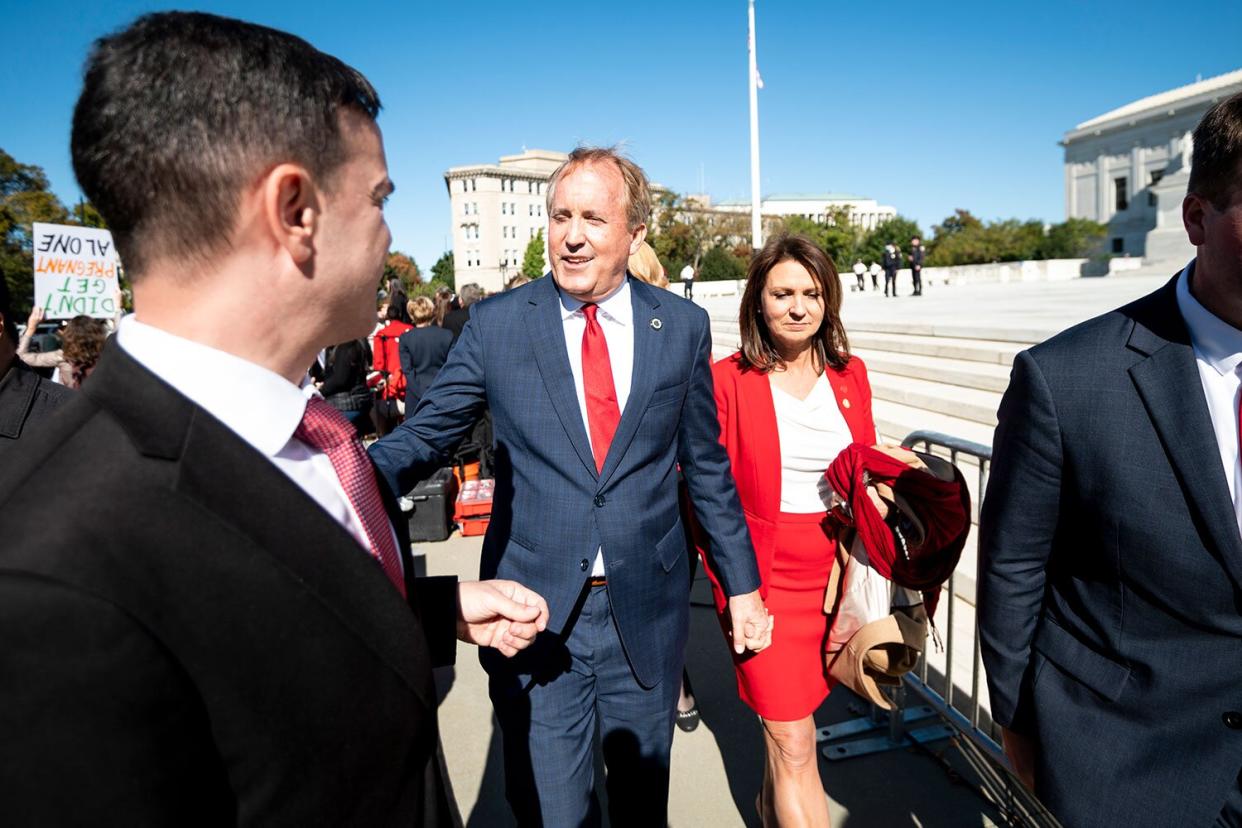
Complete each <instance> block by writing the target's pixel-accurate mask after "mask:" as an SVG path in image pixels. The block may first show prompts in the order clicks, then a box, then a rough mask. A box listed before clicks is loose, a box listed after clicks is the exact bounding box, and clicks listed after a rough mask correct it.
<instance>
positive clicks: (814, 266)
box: [738, 233, 850, 374]
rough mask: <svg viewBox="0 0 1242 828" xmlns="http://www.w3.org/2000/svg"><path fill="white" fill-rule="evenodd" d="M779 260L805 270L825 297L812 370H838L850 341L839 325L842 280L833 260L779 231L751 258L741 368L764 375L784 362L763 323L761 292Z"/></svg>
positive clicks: (741, 323)
mask: <svg viewBox="0 0 1242 828" xmlns="http://www.w3.org/2000/svg"><path fill="white" fill-rule="evenodd" d="M784 261H795V262H797V263H798V264H800V265H802V266H803V267H805V268H806V269H807V272H808V273H810V274H811V278H812V279H814V280H815V281H816V283H817V284H818V285H819V289H820V295H821V296H823V297H824V321H823V323H822V324H821V325H820V326H819V330H818V331H816V332H815V349H814V351H813V352H812V353H813V358H814V359H815V367H816V368H817V369H819V368H823V367H825V366H827V367H830V368H835V369H837V370H840V369H841V368H844V367H845V366H846V364H847V363H848V362H849V361H850V343H849V339H848V338H847V337H846V335H845V326H844V325H842V324H841V296H842V292H841V277H840V276H838V275H837V269H836V267H835V266H833V264H832V259H830V258H828V254H826V253H825V252H824V251H823V250H822V249H821V248H820V247H819V245H817V244H816V243H815V242H813V241H811V240H810V239H808V238H807V237H806V236H801V235H796V234H791V233H781V234H779V235H776V236H773V237H772V238H770V239H768V242H767V244H765V245H764V246H763V249H762V250H760V251H759V252H758V253H756V254H755V256H754V257H753V258H752V259H751V260H750V268H749V269H748V270H747V273H746V289H745V291H743V293H742V307H741V310H740V311H739V313H740V318H739V319H738V327H739V329H740V330H741V335H742V367H743V368H745V369H752V370H755V371H760V372H762V373H764V374H766V373H769V372H770V371H773V370H775V369H777V368H780V367H782V366H783V365H784V364H785V362H784V360H782V359H781V356H780V353H779V352H778V351H777V350H776V344H775V343H774V342H773V341H772V333H771V331H769V330H768V326H767V324H766V323H765V322H764V321H763V291H764V288H766V287H767V283H768V273H770V272H771V270H772V268H774V267H776V266H777V265H778V264H780V263H781V262H784Z"/></svg>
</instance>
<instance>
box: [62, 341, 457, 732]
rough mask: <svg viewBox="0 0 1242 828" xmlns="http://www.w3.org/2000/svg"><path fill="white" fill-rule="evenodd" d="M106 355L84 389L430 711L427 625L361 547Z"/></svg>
mask: <svg viewBox="0 0 1242 828" xmlns="http://www.w3.org/2000/svg"><path fill="white" fill-rule="evenodd" d="M106 356H107V357H110V359H107V360H104V359H101V360H100V364H99V368H98V369H97V370H96V372H95V373H96V375H95V376H93V377H92V379H93V380H95V381H94V382H92V383H88V384H86V385H85V386H84V389H86V393H89V394H90V395H91V396H92V398H94V399H95V400H96V401H97V402H98V403H99V404H100V405H101V406H103V407H105V408H107V409H109V410H110V411H112V412H113V413H114V415H115V416H116V417H117V418H118V420H120V421H121V422H122V423H123V424H124V426H125V428H126V429H127V432H128V433H129V435H130V437H131V438H133V439H134V442H135V444H136V445H137V446H138V448H139V450H140V451H142V452H143V453H144V454H148V455H150V456H158V457H164V458H166V459H169V460H174V461H176V462H177V479H176V481H175V483H174V488H175V489H176V490H177V492H178V493H179V494H181V495H183V496H184V497H186V498H188V499H189V500H192V501H193V502H195V503H197V504H199V506H201V507H202V508H203V509H204V510H205V511H206V512H208V513H209V514H211V515H213V516H215V518H216V519H217V520H218V521H219V522H220V523H222V524H225V525H227V526H230V527H231V528H233V529H234V530H235V531H236V532H238V534H240V535H241V536H243V537H244V538H245V539H247V540H249V541H250V542H251V543H252V544H254V546H256V547H257V548H258V549H261V550H262V551H263V552H264V553H266V554H268V555H270V556H271V557H273V558H275V559H276V561H277V562H278V563H279V564H280V566H282V567H283V568H284V569H285V570H286V571H287V572H288V574H289V576H290V579H291V581H292V582H293V583H294V584H296V586H297V587H298V588H301V589H304V590H306V591H307V592H309V593H311V594H312V595H313V596H314V597H315V598H316V599H317V600H318V601H319V602H320V603H322V604H323V605H324V606H325V607H326V608H327V609H328V610H329V611H330V612H332V613H333V614H334V615H336V616H337V618H338V619H339V620H340V622H341V623H342V625H343V626H345V627H346V628H348V629H349V630H351V631H352V632H353V633H354V634H355V635H357V636H358V638H359V639H361V641H363V642H364V643H365V644H366V645H367V646H368V647H369V648H370V649H371V650H373V651H374V652H375V653H376V654H377V655H378V656H379V657H380V658H382V659H383V660H384V661H385V662H386V663H388V664H389V665H390V666H391V667H392V669H393V670H394V671H395V672H396V673H397V674H398V675H400V676H401V678H402V679H403V680H404V681H405V682H406V684H408V685H409V686H410V688H411V689H412V690H413V691H414V693H415V694H416V695H417V696H418V697H419V699H421V700H422V702H423V703H424V704H425V705H427V706H428V707H429V708H434V706H435V698H434V689H433V688H432V686H431V682H430V675H431V673H430V669H431V665H430V663H429V660H428V654H427V646H426V644H425V642H424V641H423V640H422V638H423V635H422V632H421V629H420V627H421V623H420V622H419V621H418V619H417V617H416V616H415V614H414V613H413V612H412V611H411V609H410V607H409V606H408V605H407V604H406V603H405V601H404V600H403V599H402V598H401V594H400V593H399V592H397V591H396V590H395V589H394V588H393V586H392V584H391V583H390V582H389V581H388V578H387V576H386V575H385V574H384V572H383V570H382V569H381V568H380V567H379V566H377V565H375V562H374V560H373V559H372V558H371V557H370V556H369V555H368V554H367V553H366V552H365V551H364V550H362V549H361V548H360V547H359V546H358V543H357V541H355V540H354V539H353V537H352V536H351V535H350V534H348V533H347V532H346V531H345V530H344V529H343V528H342V527H341V526H339V525H338V524H337V523H336V521H334V520H332V518H331V517H329V516H328V514H327V513H326V512H324V511H323V509H322V508H320V506H319V505H318V504H317V503H315V502H314V501H313V500H312V499H311V498H310V497H309V496H308V495H307V494H306V493H305V492H303V491H302V490H301V489H300V488H299V487H298V486H297V485H296V484H294V483H293V482H292V481H291V480H289V478H288V477H287V476H285V475H284V474H283V473H282V472H281V471H280V470H279V469H277V468H276V467H275V466H274V465H273V464H272V463H271V462H270V461H268V460H267V458H265V457H263V456H262V455H261V454H259V453H258V452H257V451H255V450H254V449H253V448H252V447H251V446H249V445H247V444H246V443H245V442H243V441H242V440H241V438H239V437H238V436H237V435H235V434H234V433H233V432H232V431H230V430H229V429H228V428H227V427H225V426H224V425H223V424H222V423H220V422H219V421H218V420H216V419H215V418H214V417H212V416H211V415H210V414H208V413H207V412H206V411H204V410H203V409H202V408H199V407H198V406H196V405H194V404H193V403H192V402H190V401H189V400H188V399H186V398H185V397H183V396H181V395H180V394H179V393H177V392H176V391H175V390H173V389H172V388H171V387H169V386H167V385H165V384H164V383H163V382H162V381H160V380H159V379H158V378H157V377H156V376H155V375H153V374H151V373H150V372H149V371H147V370H146V369H145V368H143V367H142V366H141V365H139V364H138V363H137V362H136V361H134V360H133V358H132V357H130V356H129V355H128V354H126V353H125V352H124V351H123V350H122V349H121V348H119V347H116V346H115V345H112V344H111V343H110V344H109V349H108V352H107V353H106ZM380 490H381V492H382V491H383V490H384V487H383V486H381V487H380ZM170 544H172V545H175V544H176V540H175V539H173V538H170ZM404 560H406V561H407V562H408V557H406V558H405V559H404ZM248 610H249V611H253V612H256V613H262V612H263V608H262V607H252V608H248Z"/></svg>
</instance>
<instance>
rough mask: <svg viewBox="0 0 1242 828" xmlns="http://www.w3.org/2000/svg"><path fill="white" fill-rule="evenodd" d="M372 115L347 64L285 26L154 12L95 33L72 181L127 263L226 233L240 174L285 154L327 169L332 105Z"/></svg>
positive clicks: (204, 248) (371, 102)
mask: <svg viewBox="0 0 1242 828" xmlns="http://www.w3.org/2000/svg"><path fill="white" fill-rule="evenodd" d="M347 108H348V109H353V110H356V111H357V112H359V113H362V114H365V115H366V116H367V117H369V118H371V119H374V118H375V117H376V116H377V115H378V114H379V109H380V101H379V96H378V95H377V94H376V92H375V89H374V88H373V87H372V86H371V84H370V82H369V81H368V80H367V79H366V78H365V77H364V76H363V75H362V73H360V72H359V71H358V70H356V69H353V68H352V67H350V66H347V65H346V64H344V63H342V62H341V61H340V60H338V59H336V58H334V57H332V56H331V55H327V54H324V53H323V52H320V51H319V50H318V49H316V48H314V47H313V46H311V45H310V44H309V43H307V42H306V41H305V40H302V39H301V38H298V37H295V36H293V35H291V34H288V33H286V32H281V31H277V30H275V29H269V28H267V27H264V26H256V25H254V24H252V23H246V22H243V21H241V20H233V19H231V18H227V17H218V16H216V15H211V14H202V13H198V12H160V13H157V14H148V15H144V16H142V17H140V18H138V19H137V20H136V21H134V23H132V24H131V25H130V26H129V27H128V28H126V29H124V30H122V31H120V32H117V33H116V34H112V35H109V36H107V37H103V38H100V39H99V40H97V41H95V44H94V46H93V47H92V49H91V52H90V55H89V57H88V58H87V61H86V70H85V77H84V81H83V86H82V94H81V96H80V97H79V98H78V103H77V106H76V107H75V109H74V112H73V137H72V140H71V149H72V155H73V169H74V172H75V173H76V174H77V178H78V183H79V184H80V185H81V187H82V190H83V192H84V193H85V194H86V197H87V198H89V199H90V200H91V202H92V203H93V204H94V205H95V206H96V207H97V208H99V212H100V213H101V214H102V215H103V217H104V220H105V221H107V223H108V227H109V228H110V229H111V230H112V235H113V238H114V239H115V241H116V246H117V252H118V253H119V254H120V256H121V259H122V260H123V261H124V263H125V268H126V271H127V273H128V274H129V275H130V276H131V277H139V278H140V277H141V275H142V271H143V269H144V268H145V267H146V265H147V264H148V262H149V261H150V260H151V258H152V257H153V256H154V255H156V254H157V253H159V254H163V255H173V256H182V257H186V258H201V257H203V256H205V255H206V254H209V253H211V252H214V251H215V250H217V249H219V248H221V247H223V246H226V245H227V244H228V239H229V236H230V234H231V233H232V230H233V227H234V223H235V221H236V217H237V203H238V199H239V197H240V194H241V191H242V189H243V187H244V186H245V185H246V183H247V182H248V181H251V180H252V179H253V178H254V176H255V175H257V174H258V173H260V172H261V171H262V170H264V169H265V168H267V167H270V166H272V165H274V164H279V163H284V162H294V163H298V164H301V165H302V166H304V167H306V168H307V169H308V170H309V171H310V172H311V173H312V174H314V175H316V176H322V177H324V178H329V177H330V176H331V174H332V173H333V172H334V171H335V170H336V168H337V167H338V166H339V165H340V164H341V163H342V161H344V158H345V149H344V144H343V140H342V135H341V131H340V123H339V113H340V112H341V111H342V110H344V109H347Z"/></svg>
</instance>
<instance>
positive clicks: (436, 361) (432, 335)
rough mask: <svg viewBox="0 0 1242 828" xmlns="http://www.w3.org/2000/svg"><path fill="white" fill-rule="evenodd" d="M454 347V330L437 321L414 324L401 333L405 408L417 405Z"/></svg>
mask: <svg viewBox="0 0 1242 828" xmlns="http://www.w3.org/2000/svg"><path fill="white" fill-rule="evenodd" d="M452 347H453V332H452V331H450V330H448V329H447V328H437V327H435V326H434V325H433V326H429V327H426V328H413V329H412V330H408V331H406V332H405V333H403V334H401V337H400V338H399V339H398V340H397V353H398V354H399V355H400V357H401V373H402V374H404V375H405V404H406V410H407V411H412V410H413V409H412V408H411V406H417V405H418V401H419V400H420V399H422V397H423V394H425V393H427V389H428V388H430V387H431V383H433V382H434V381H435V377H436V373H437V372H438V371H439V370H440V369H441V368H442V367H444V361H445V360H446V359H448V352H449V349H450V348H452Z"/></svg>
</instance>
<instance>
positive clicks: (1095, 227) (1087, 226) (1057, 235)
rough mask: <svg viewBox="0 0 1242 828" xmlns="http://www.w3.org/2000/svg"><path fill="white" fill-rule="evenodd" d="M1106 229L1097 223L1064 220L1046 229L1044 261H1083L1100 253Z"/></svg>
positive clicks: (1087, 220)
mask: <svg viewBox="0 0 1242 828" xmlns="http://www.w3.org/2000/svg"><path fill="white" fill-rule="evenodd" d="M1107 231H1108V228H1107V227H1105V226H1104V225H1103V224H1100V223H1099V222H1098V221H1092V220H1091V219H1083V218H1071V219H1066V220H1065V221H1063V222H1061V223H1060V224H1054V225H1052V226H1051V227H1049V228H1048V237H1047V239H1045V241H1044V248H1043V254H1044V255H1043V257H1042V258H1046V259H1085V258H1088V257H1090V256H1093V255H1096V254H1098V253H1099V252H1100V251H1101V248H1102V246H1103V243H1104V238H1105V236H1106V235H1107Z"/></svg>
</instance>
